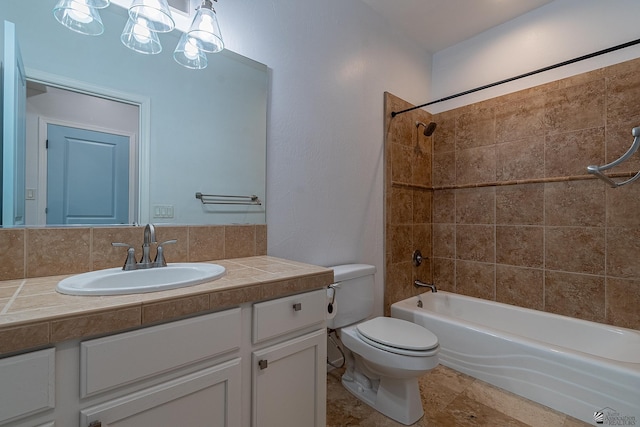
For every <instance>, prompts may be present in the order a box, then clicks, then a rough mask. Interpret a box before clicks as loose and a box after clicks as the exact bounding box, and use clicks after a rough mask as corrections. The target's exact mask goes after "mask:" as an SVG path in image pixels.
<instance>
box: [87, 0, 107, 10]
mask: <svg viewBox="0 0 640 427" xmlns="http://www.w3.org/2000/svg"><path fill="white" fill-rule="evenodd" d="M110 3H111V0H89V5H90V6H93V7H95V8H96V9H104V8H105V7H109V4H110Z"/></svg>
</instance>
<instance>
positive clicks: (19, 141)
mask: <svg viewBox="0 0 640 427" xmlns="http://www.w3.org/2000/svg"><path fill="white" fill-rule="evenodd" d="M3 47H4V55H3V61H2V95H3V96H2V98H3V100H2V142H1V144H0V145H1V146H2V162H1V163H2V177H1V179H2V186H1V190H0V191H1V192H2V197H1V199H2V200H1V201H2V205H1V206H0V210H1V211H2V217H1V218H2V219H1V222H0V225H2V226H3V227H7V226H13V225H24V212H25V211H24V200H25V199H24V196H25V188H24V187H25V152H26V117H27V79H26V76H25V72H24V65H23V64H22V57H21V55H20V48H19V47H18V41H17V39H16V30H15V25H14V24H13V23H11V22H8V21H4V46H3Z"/></svg>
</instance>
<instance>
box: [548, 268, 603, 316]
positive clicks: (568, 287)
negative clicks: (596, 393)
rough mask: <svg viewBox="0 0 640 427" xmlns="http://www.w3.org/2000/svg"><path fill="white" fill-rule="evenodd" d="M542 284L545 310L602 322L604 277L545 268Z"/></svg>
mask: <svg viewBox="0 0 640 427" xmlns="http://www.w3.org/2000/svg"><path fill="white" fill-rule="evenodd" d="M544 286H545V294H544V295H545V301H544V307H545V310H546V311H549V312H551V313H556V314H562V315H565V316H570V317H577V318H579V319H584V320H591V321H594V322H604V320H605V286H604V277H602V276H592V275H584V274H572V273H561V272H558V271H548V270H547V271H546V273H545V285H544Z"/></svg>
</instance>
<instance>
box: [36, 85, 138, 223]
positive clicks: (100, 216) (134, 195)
mask: <svg viewBox="0 0 640 427" xmlns="http://www.w3.org/2000/svg"><path fill="white" fill-rule="evenodd" d="M139 117H140V115H139V106H138V105H133V104H128V103H124V102H121V101H115V100H112V99H107V98H104V97H101V96H96V95H92V94H90V93H88V92H83V93H80V92H76V91H71V90H67V89H64V88H61V87H55V86H51V85H49V84H47V83H41V82H38V81H33V80H27V159H26V181H27V183H26V188H27V192H26V193H27V197H26V219H27V224H28V225H32V224H37V225H44V224H50V225H61V224H79V222H77V221H78V220H79V217H81V216H83V215H84V216H85V217H86V218H87V220H88V222H85V223H84V224H105V223H109V224H120V223H125V224H131V223H132V222H134V220H135V218H137V214H138V211H137V209H138V207H137V200H138V185H139V182H138V161H139V156H138V151H139V145H138V133H139ZM50 125H56V126H61V127H67V128H74V129H85V130H88V131H95V132H97V134H101V133H102V134H113V135H122V136H125V137H127V138H128V140H129V165H128V168H124V167H118V168H116V169H113V170H114V171H115V170H117V171H118V172H121V173H124V176H122V177H120V176H119V177H118V178H117V182H123V180H127V179H128V182H129V188H128V214H127V217H126V218H124V219H123V214H118V215H116V214H115V213H114V212H115V211H114V212H111V213H109V212H106V211H103V212H100V213H98V212H91V213H90V214H88V213H87V212H86V211H80V210H76V211H75V212H76V213H75V214H74V215H77V216H78V218H76V219H73V218H71V217H68V215H66V216H67V218H66V219H64V220H63V219H62V218H63V217H64V216H65V215H62V214H58V213H57V212H59V210H58V211H55V210H54V213H50V214H48V215H47V214H46V213H45V212H46V210H47V209H48V207H54V208H55V207H56V206H62V204H65V203H69V202H70V201H69V200H66V201H64V200H62V199H60V200H53V201H49V199H50V197H49V194H48V193H49V190H48V187H49V184H48V182H47V177H48V175H49V174H48V162H49V160H48V157H49V153H48V151H49V150H47V149H46V141H47V139H48V132H49V130H48V129H49V126H50ZM92 138H93V136H90V137H88V139H89V140H91V139H92ZM73 148H79V146H74V147H73ZM89 148H93V149H94V150H92V152H93V154H95V153H96V152H100V151H105V152H106V151H107V148H106V147H105V146H104V145H102V146H101V145H90V144H85V145H83V146H82V151H81V152H86V151H87V150H89ZM99 148H100V149H99ZM79 153H80V152H79V151H78V150H75V152H74V153H73V155H74V156H75V155H77V154H79ZM66 160H67V161H68V162H71V163H70V164H69V165H68V168H70V169H69V170H67V172H65V173H68V172H71V171H74V173H77V172H78V171H79V170H80V168H81V167H82V165H74V164H73V161H74V160H73V158H72V157H69V156H67V159H66ZM127 173H128V177H127ZM60 176H62V175H60ZM89 178H91V177H83V178H82V180H85V179H89ZM113 178H114V180H115V179H116V178H115V177H113ZM60 179H61V178H60ZM114 182H116V181H114ZM96 185H98V184H96ZM57 193H58V194H60V195H62V194H64V193H63V192H60V191H58V192H57ZM69 196H70V195H66V196H64V197H69ZM119 196H122V195H121V194H119ZM55 218H57V219H55ZM109 218H110V219H109ZM57 220H59V222H56V221H57Z"/></svg>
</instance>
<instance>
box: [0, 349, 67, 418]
mask: <svg viewBox="0 0 640 427" xmlns="http://www.w3.org/2000/svg"><path fill="white" fill-rule="evenodd" d="M54 392H55V350H54V349H53V348H50V349H47V350H41V351H34V352H31V353H27V354H21V355H19V356H14V357H7V358H6V359H0V424H2V423H3V422H5V421H9V420H13V419H17V418H20V417H24V416H27V415H31V414H35V413H37V412H41V411H45V410H47V409H51V408H53V407H54V404H55V398H54Z"/></svg>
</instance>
